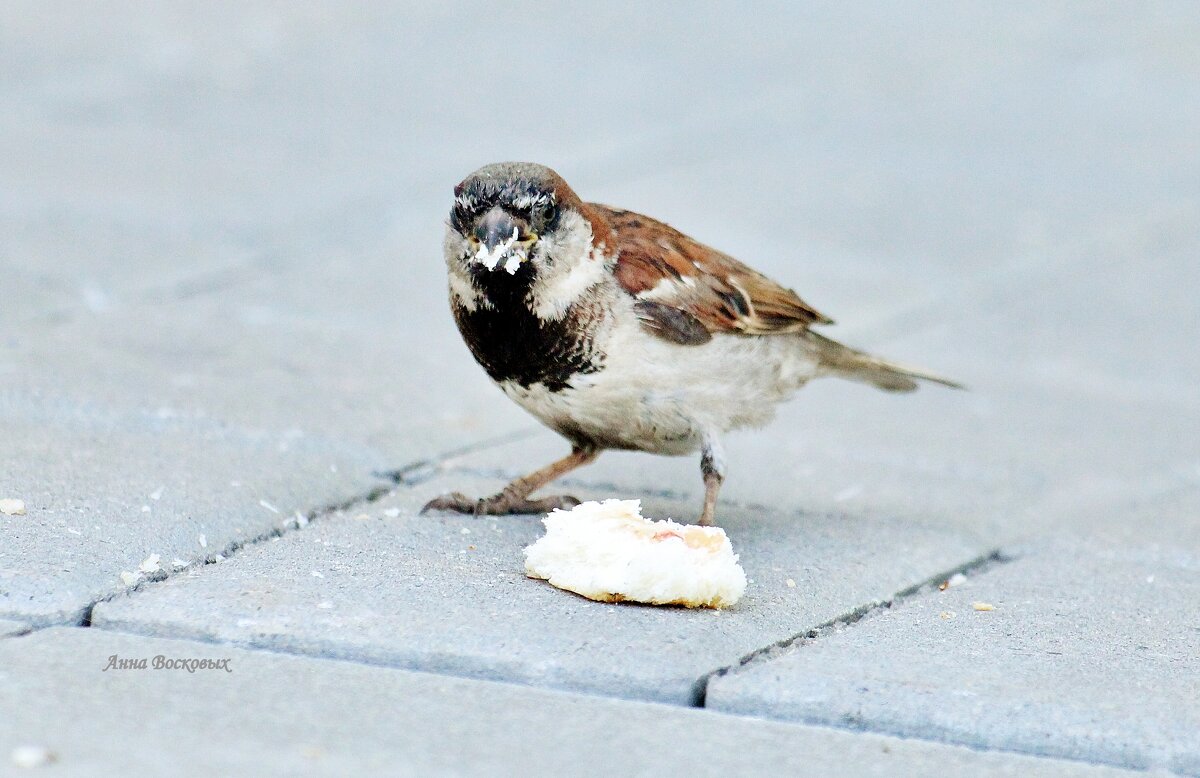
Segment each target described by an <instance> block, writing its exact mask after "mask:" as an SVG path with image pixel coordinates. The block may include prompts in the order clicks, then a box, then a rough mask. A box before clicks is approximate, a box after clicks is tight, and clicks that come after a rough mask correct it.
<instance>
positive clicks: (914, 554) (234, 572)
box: [92, 475, 990, 704]
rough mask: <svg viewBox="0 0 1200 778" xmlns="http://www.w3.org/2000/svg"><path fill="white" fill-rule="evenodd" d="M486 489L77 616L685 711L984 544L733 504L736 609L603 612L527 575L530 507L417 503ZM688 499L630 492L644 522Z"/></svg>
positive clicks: (397, 505)
mask: <svg viewBox="0 0 1200 778" xmlns="http://www.w3.org/2000/svg"><path fill="white" fill-rule="evenodd" d="M500 485H501V484H500V483H499V482H497V481H493V480H486V479H475V478H470V477H468V476H466V475H452V476H446V477H443V478H438V479H435V480H433V481H430V482H428V483H425V484H422V485H421V486H420V487H417V488H414V489H412V490H406V491H401V492H398V493H397V494H396V495H395V496H394V497H392V498H389V499H385V500H381V501H379V502H376V503H373V504H371V505H370V506H369V507H367V508H364V509H362V510H359V509H354V510H352V511H351V512H350V513H348V514H343V515H336V516H331V517H329V518H326V519H322V520H320V521H317V522H314V523H312V524H310V525H309V526H308V527H307V528H305V529H304V530H302V531H296V532H290V533H288V534H287V535H285V536H284V537H283V538H281V539H279V540H278V541H272V542H268V543H263V544H259V545H255V546H251V547H247V548H245V549H243V551H242V552H241V553H239V554H237V555H236V556H234V557H233V558H232V559H230V560H228V561H226V562H224V563H221V564H217V565H210V566H207V567H205V568H202V569H199V570H196V571H193V572H189V573H188V574H186V575H182V576H176V577H174V578H172V579H169V580H167V581H165V582H163V583H161V584H155V585H153V586H150V587H146V588H145V589H144V590H142V591H139V592H137V593H136V595H135V596H131V597H128V598H120V599H116V600H113V601H111V602H108V603H104V604H102V605H100V606H98V607H97V608H96V610H95V613H94V614H93V621H92V623H93V624H94V625H95V626H97V627H101V628H104V629H112V630H119V631H129V632H138V633H144V634H152V635H163V636H179V637H189V638H200V639H205V640H215V641H228V642H233V643H236V644H239V645H247V646H254V647H265V648H271V649H273V650H281V651H293V652H300V653H306V654H315V655H319V656H328V657H338V658H347V659H355V660H359V661H366V662H372V663H378V664H386V665H391V666H397V667H407V668H413V669H419V670H427V671H432V672H439V673H449V674H455V675H464V676H470V677H475V678H487V679H494V680H504V681H514V682H520V683H527V684H533V685H542V686H552V687H557V688H565V689H571V690H577V691H586V692H595V693H600V694H606V695H614V696H620V697H626V698H636V699H650V700H660V701H668V702H676V703H682V704H688V703H692V702H694V701H695V700H696V699H697V694H698V692H699V691H700V690H701V689H702V687H703V684H702V678H703V677H704V676H705V675H706V674H707V673H711V672H713V671H716V670H718V669H719V668H722V667H724V666H726V665H730V664H733V663H736V662H738V661H739V660H740V659H741V658H742V657H744V656H746V655H748V654H750V653H752V652H754V651H756V650H758V649H760V648H762V647H764V646H768V645H770V644H772V643H775V642H777V641H781V640H786V639H788V638H790V637H792V636H794V635H797V634H800V633H803V632H806V631H808V630H810V629H812V628H814V627H816V626H818V625H820V624H822V623H824V622H826V621H830V620H832V619H836V618H839V617H841V616H843V615H844V614H846V613H849V612H852V611H854V610H855V609H857V608H860V607H862V606H864V605H866V604H869V603H873V602H880V601H886V600H888V599H890V598H892V597H893V596H895V595H896V593H897V592H900V591H902V590H904V589H906V588H908V587H911V586H914V585H916V584H919V583H921V582H923V581H926V580H929V579H930V578H931V577H933V576H936V575H938V574H939V573H942V572H943V571H947V570H952V569H954V568H957V567H959V566H961V565H965V564H968V563H970V562H971V561H972V560H975V559H977V558H979V557H980V556H982V555H986V554H987V553H989V551H990V549H989V547H988V546H987V545H986V544H985V543H983V542H982V541H980V540H979V539H978V538H973V537H971V536H968V535H964V534H961V533H956V532H951V531H947V530H945V529H943V528H939V527H932V526H923V525H920V524H916V523H911V522H904V521H897V520H890V521H889V520H879V521H876V522H871V523H868V522H866V521H864V520H862V519H860V518H856V517H854V516H847V515H829V514H825V515H822V514H805V513H799V512H784V511H769V510H765V509H738V510H732V511H729V512H728V513H727V514H726V515H725V523H724V526H725V528H726V529H727V531H728V532H729V534H730V536H731V538H732V540H733V544H734V549H735V551H737V552H738V553H740V554H741V558H742V564H743V566H744V568H745V569H746V573H747V576H748V577H749V578H750V579H751V580H752V581H753V583H751V584H750V586H749V588H748V590H747V593H746V595H745V597H744V598H743V599H742V601H741V602H739V603H738V604H737V606H736V607H735V608H733V609H731V610H728V611H720V612H715V611H710V610H686V609H680V608H666V609H664V608H653V607H646V606H635V605H630V606H617V605H611V604H605V603H595V602H591V601H589V600H585V599H583V598H581V597H578V596H576V595H573V594H568V593H565V592H562V591H559V590H557V589H554V588H552V587H550V586H549V585H548V584H546V583H545V582H542V581H535V580H532V579H529V578H526V577H525V575H524V557H523V556H522V553H521V552H522V549H523V548H524V547H525V546H527V545H528V544H530V543H532V542H533V541H534V540H535V539H536V538H538V537H539V536H540V535H541V533H542V525H541V521H540V518H539V517H536V516H518V517H499V518H497V517H492V518H475V517H470V516H459V515H450V514H430V515H425V516H420V515H417V514H416V510H417V509H418V508H419V507H420V506H421V505H422V504H423V502H424V501H425V500H427V499H428V498H429V497H431V496H433V495H436V494H439V493H441V492H444V491H448V490H450V489H462V490H466V491H468V492H474V493H479V494H483V493H490V492H492V491H495V490H496V489H497V488H498V487H499V486H500ZM579 496H580V497H581V498H587V497H588V496H589V495H588V494H587V493H583V494H580V495H579ZM692 507H693V506H691V505H683V504H680V503H678V502H672V501H669V500H662V499H653V500H646V501H645V502H644V510H645V512H646V514H647V515H650V516H656V517H663V516H689V517H690V513H691V510H692ZM789 579H790V580H791V581H792V582H793V583H794V586H792V585H789V584H788V580H789Z"/></svg>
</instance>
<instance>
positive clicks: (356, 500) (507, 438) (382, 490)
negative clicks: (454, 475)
mask: <svg viewBox="0 0 1200 778" xmlns="http://www.w3.org/2000/svg"><path fill="white" fill-rule="evenodd" d="M533 433H534V430H533V429H532V428H530V429H527V430H519V431H517V432H513V433H509V434H507V435H502V436H498V437H494V438H486V439H484V440H480V441H477V442H475V443H470V444H468V445H465V446H460V447H459V448H456V449H451V450H450V451H447V452H445V453H442V454H438V455H436V456H433V457H428V458H426V459H421V460H418V461H416V462H412V463H410V464H408V465H404V466H401V467H399V468H397V469H395V470H388V471H386V472H379V473H374V474H373V475H375V476H376V477H378V478H380V479H381V480H384V481H386V482H387V483H385V484H381V485H380V486H376V487H374V488H373V489H370V490H369V491H367V492H366V493H364V494H361V495H358V496H355V497H350V498H348V499H345V500H342V501H341V502H337V503H330V504H327V505H323V506H321V507H318V508H314V509H312V510H309V511H307V512H306V513H300V512H299V511H297V512H296V515H295V516H294V517H291V518H289V519H287V520H286V521H285V522H284V523H283V524H282V525H281V526H278V527H275V528H273V529H271V530H268V531H266V532H262V533H259V534H258V535H255V536H254V537H251V538H246V539H244V540H236V541H232V542H230V543H229V544H228V545H226V546H225V548H223V549H222V550H221V551H216V552H213V553H212V554H210V555H208V556H206V557H204V558H203V559H201V560H198V561H196V562H193V563H191V564H188V565H185V566H183V567H177V568H176V567H172V568H171V569H168V568H165V567H164V568H163V569H161V570H159V571H158V572H156V573H148V574H145V575H144V577H143V578H142V579H141V580H139V581H138V582H137V583H135V584H134V585H133V586H130V587H129V588H127V589H121V590H118V591H115V592H113V593H111V594H109V595H107V596H105V597H101V598H99V599H97V600H94V601H92V602H91V603H89V604H88V605H87V606H86V607H85V608H84V609H83V616H82V618H81V619H80V621H79V623H78V625H77V626H80V627H91V626H92V614H93V612H94V611H95V609H96V606H98V605H100V604H101V603H105V602H111V601H113V600H115V599H117V598H118V597H129V596H132V595H134V594H135V593H137V592H139V591H142V590H144V589H145V588H146V587H148V586H153V585H154V584H156V583H159V582H161V581H165V580H167V579H168V578H172V577H175V576H176V575H178V574H180V573H183V572H185V571H188V570H194V569H196V568H199V567H205V566H207V565H213V564H217V563H218V562H222V561H225V560H228V559H229V558H231V557H232V556H233V555H234V554H237V553H238V552H239V551H241V550H242V549H244V548H247V547H249V546H254V545H258V544H259V543H266V542H268V541H271V540H274V539H275V538H280V537H283V535H284V534H285V533H287V532H289V531H291V530H295V529H303V528H304V527H306V526H308V525H309V524H310V523H311V522H313V521H318V520H320V519H321V518H322V517H324V516H329V515H331V514H334V513H338V512H342V511H348V510H351V509H353V508H357V507H360V506H363V505H370V504H371V503H374V502H378V501H379V499H380V498H382V497H384V496H386V495H387V494H389V493H391V492H392V491H393V490H394V489H396V487H406V486H414V485H416V484H419V483H422V482H424V481H426V480H428V479H430V478H433V477H434V476H436V475H437V474H438V473H440V472H442V470H443V469H444V466H445V463H447V462H452V461H453V460H454V459H456V458H458V457H461V456H464V455H466V454H472V453H476V452H479V451H486V450H487V449H489V448H494V447H497V446H503V445H506V444H508V443H513V442H517V441H520V440H523V439H525V438H527V437H529V436H531V435H532V434H533ZM46 626H47V627H49V626H62V625H54V624H49V625H46ZM68 626H69V625H68ZM34 629H41V627H30V628H29V629H28V630H26V631H33V630H34ZM19 634H23V633H19Z"/></svg>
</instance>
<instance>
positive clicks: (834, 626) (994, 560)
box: [696, 549, 1015, 708]
mask: <svg viewBox="0 0 1200 778" xmlns="http://www.w3.org/2000/svg"><path fill="white" fill-rule="evenodd" d="M1014 558H1015V557H1012V556H1009V555H1007V554H1005V553H1003V552H1002V551H1001V550H1000V549H995V550H993V551H991V552H990V553H988V554H985V555H984V556H981V557H979V558H977V559H973V560H971V561H970V562H967V563H966V564H964V565H961V566H959V567H957V568H955V569H953V570H948V571H946V572H943V573H939V574H938V575H935V576H933V577H932V578H928V579H926V580H924V581H922V582H921V583H918V584H914V585H912V586H910V587H908V588H907V589H904V590H902V591H899V592H897V593H896V595H895V596H894V597H892V598H891V599H889V600H886V601H885V602H872V603H866V604H864V605H861V606H859V607H858V608H855V609H854V610H852V611H850V612H849V613H846V614H844V615H842V616H838V617H837V618H834V619H830V620H829V621H827V622H825V623H824V624H818V625H817V626H815V627H813V628H812V629H810V630H808V631H806V632H802V633H800V634H798V635H793V636H792V637H789V638H784V639H783V640H780V641H778V642H775V643H772V644H771V645H769V646H764V647H762V648H760V649H758V650H757V651H752V652H750V653H749V654H747V655H746V656H744V657H742V658H741V659H740V660H739V661H738V662H737V663H736V664H732V665H727V666H725V667H722V668H720V669H717V670H714V671H713V672H711V673H709V674H708V675H706V676H704V677H703V678H701V679H700V681H699V683H698V684H697V702H696V707H699V708H703V707H706V697H707V694H708V685H709V684H710V683H711V682H712V681H714V680H715V679H717V678H723V677H725V676H727V675H735V674H737V673H739V672H741V671H743V670H745V669H747V668H750V667H753V666H756V665H759V664H762V663H764V662H770V661H771V660H772V659H775V658H777V657H779V656H781V655H783V654H786V653H788V652H790V651H792V650H794V649H796V648H800V647H802V646H806V645H808V644H810V643H812V642H813V641H815V640H820V639H821V638H822V637H825V636H826V635H830V634H833V633H836V632H841V631H842V630H845V629H847V628H849V627H852V626H854V625H855V624H858V623H859V622H860V621H862V620H863V619H866V618H868V617H870V616H874V615H876V614H878V613H881V612H883V611H889V610H895V609H897V608H901V607H903V606H904V604H905V603H906V602H908V601H909V600H912V599H913V598H916V597H920V596H922V595H924V594H928V593H930V592H932V590H933V589H934V588H935V587H940V586H941V585H942V584H943V583H944V582H948V581H950V580H951V579H952V578H954V577H955V576H960V575H961V576H967V577H970V576H974V575H981V574H983V573H986V572H988V571H990V570H992V569H994V568H996V567H997V566H999V565H1003V564H1007V563H1009V562H1012V561H1013V560H1014Z"/></svg>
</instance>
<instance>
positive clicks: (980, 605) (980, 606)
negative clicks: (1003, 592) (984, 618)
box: [971, 602, 996, 611]
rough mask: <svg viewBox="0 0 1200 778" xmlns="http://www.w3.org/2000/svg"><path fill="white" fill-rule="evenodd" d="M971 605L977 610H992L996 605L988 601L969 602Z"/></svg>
mask: <svg viewBox="0 0 1200 778" xmlns="http://www.w3.org/2000/svg"><path fill="white" fill-rule="evenodd" d="M971 607H972V608H974V609H975V610H977V611H994V610H996V606H995V605H992V604H991V603H990V602H973V603H971Z"/></svg>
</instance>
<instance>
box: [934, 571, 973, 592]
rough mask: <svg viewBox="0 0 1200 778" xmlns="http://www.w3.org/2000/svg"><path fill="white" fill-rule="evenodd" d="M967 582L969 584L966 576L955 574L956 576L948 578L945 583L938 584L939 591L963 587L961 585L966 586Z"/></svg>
mask: <svg viewBox="0 0 1200 778" xmlns="http://www.w3.org/2000/svg"><path fill="white" fill-rule="evenodd" d="M966 582H967V577H966V576H965V575H963V574H962V573H955V574H954V575H952V576H950V577H949V578H947V579H946V580H945V581H942V582H941V583H940V584H938V591H942V592H944V591H946V590H947V589H949V588H951V587H954V586H961V585H963V584H965V583H966Z"/></svg>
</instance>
